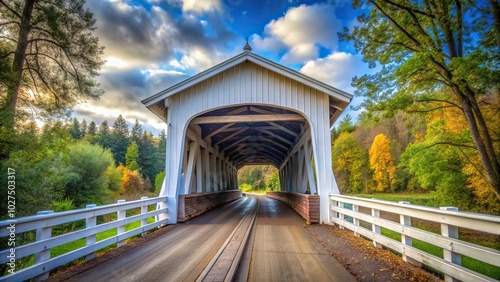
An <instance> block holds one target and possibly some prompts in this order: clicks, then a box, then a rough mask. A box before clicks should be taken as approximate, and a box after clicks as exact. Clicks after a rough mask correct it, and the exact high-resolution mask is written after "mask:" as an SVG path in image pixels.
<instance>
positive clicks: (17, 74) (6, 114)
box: [0, 0, 36, 160]
mask: <svg viewBox="0 0 500 282" xmlns="http://www.w3.org/2000/svg"><path fill="white" fill-rule="evenodd" d="M35 1H36V0H25V2H24V8H23V12H22V15H21V24H20V28H19V34H18V38H17V46H16V51H15V54H14V61H13V63H12V69H11V74H12V76H11V77H12V78H11V79H10V81H9V82H8V83H7V97H6V99H5V104H4V105H2V108H1V112H2V114H1V116H0V126H1V127H3V128H4V129H5V132H7V138H9V139H11V138H13V135H14V134H13V133H14V125H15V117H16V108H17V101H18V99H19V91H20V89H21V83H22V77H23V68H24V60H25V59H26V49H27V47H28V39H29V34H30V32H31V18H32V14H33V6H34V3H35ZM13 143H15V141H13V140H6V142H5V144H6V148H5V149H3V150H2V151H1V153H0V160H6V159H8V158H9V157H10V152H11V150H12V146H13V145H12V144H13Z"/></svg>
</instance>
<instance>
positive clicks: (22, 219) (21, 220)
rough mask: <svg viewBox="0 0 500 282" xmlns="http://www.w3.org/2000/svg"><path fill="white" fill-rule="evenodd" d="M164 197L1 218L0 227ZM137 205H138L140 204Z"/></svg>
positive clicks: (163, 198) (155, 201)
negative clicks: (14, 222)
mask: <svg viewBox="0 0 500 282" xmlns="http://www.w3.org/2000/svg"><path fill="white" fill-rule="evenodd" d="M165 199H166V197H154V198H145V199H139V200H133V201H126V202H121V203H113V204H107V205H102V206H95V207H92V208H80V209H74V210H69V211H63V212H54V213H48V214H35V215H28V216H23V217H18V218H13V219H7V220H1V221H0V228H2V227H6V226H9V224H11V223H12V222H13V221H14V220H15V221H16V224H20V223H29V222H33V221H37V220H39V219H50V218H55V217H62V216H66V215H72V214H78V213H83V212H89V211H100V210H104V209H109V208H113V207H122V206H126V205H133V204H136V203H140V204H142V203H144V202H152V203H151V204H148V205H152V204H155V203H157V202H160V201H162V200H165ZM137 207H140V205H139V206H137ZM111 212H113V211H111ZM0 237H1V236H0Z"/></svg>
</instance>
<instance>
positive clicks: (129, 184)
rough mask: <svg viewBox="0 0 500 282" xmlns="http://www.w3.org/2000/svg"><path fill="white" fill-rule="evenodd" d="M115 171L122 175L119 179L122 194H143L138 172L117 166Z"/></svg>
mask: <svg viewBox="0 0 500 282" xmlns="http://www.w3.org/2000/svg"><path fill="white" fill-rule="evenodd" d="M117 169H118V170H120V171H121V173H122V177H121V179H120V182H121V193H122V194H134V193H142V192H144V180H143V179H142V177H141V175H140V174H139V172H138V171H136V170H130V169H128V168H127V167H124V166H123V165H119V166H118V167H117Z"/></svg>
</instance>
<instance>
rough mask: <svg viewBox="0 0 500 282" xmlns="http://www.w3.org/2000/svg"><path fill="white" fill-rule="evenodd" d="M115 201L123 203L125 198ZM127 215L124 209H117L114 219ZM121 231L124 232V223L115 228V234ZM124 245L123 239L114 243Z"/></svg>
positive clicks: (123, 217) (119, 245)
mask: <svg viewBox="0 0 500 282" xmlns="http://www.w3.org/2000/svg"><path fill="white" fill-rule="evenodd" d="M116 202H117V203H125V200H118V201H116ZM125 217H127V211H126V210H119V211H117V212H116V219H117V220H120V219H125ZM122 233H125V225H120V226H118V227H117V228H116V235H120V234H122ZM123 245H125V240H121V241H118V242H117V243H116V246H118V247H121V246H123Z"/></svg>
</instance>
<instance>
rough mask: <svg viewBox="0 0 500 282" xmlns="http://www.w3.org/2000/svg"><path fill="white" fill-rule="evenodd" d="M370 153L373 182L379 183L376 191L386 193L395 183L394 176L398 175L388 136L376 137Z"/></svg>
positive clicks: (380, 135)
mask: <svg viewBox="0 0 500 282" xmlns="http://www.w3.org/2000/svg"><path fill="white" fill-rule="evenodd" d="M369 153H370V168H371V169H373V180H375V182H376V183H377V187H376V189H375V191H377V192H385V191H387V190H389V188H390V186H391V184H392V183H394V174H395V173H396V166H395V165H394V156H393V155H392V153H391V149H390V146H389V139H388V138H387V136H385V135H384V134H379V135H377V136H375V139H374V140H373V144H372V146H371V148H370V152H369Z"/></svg>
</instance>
